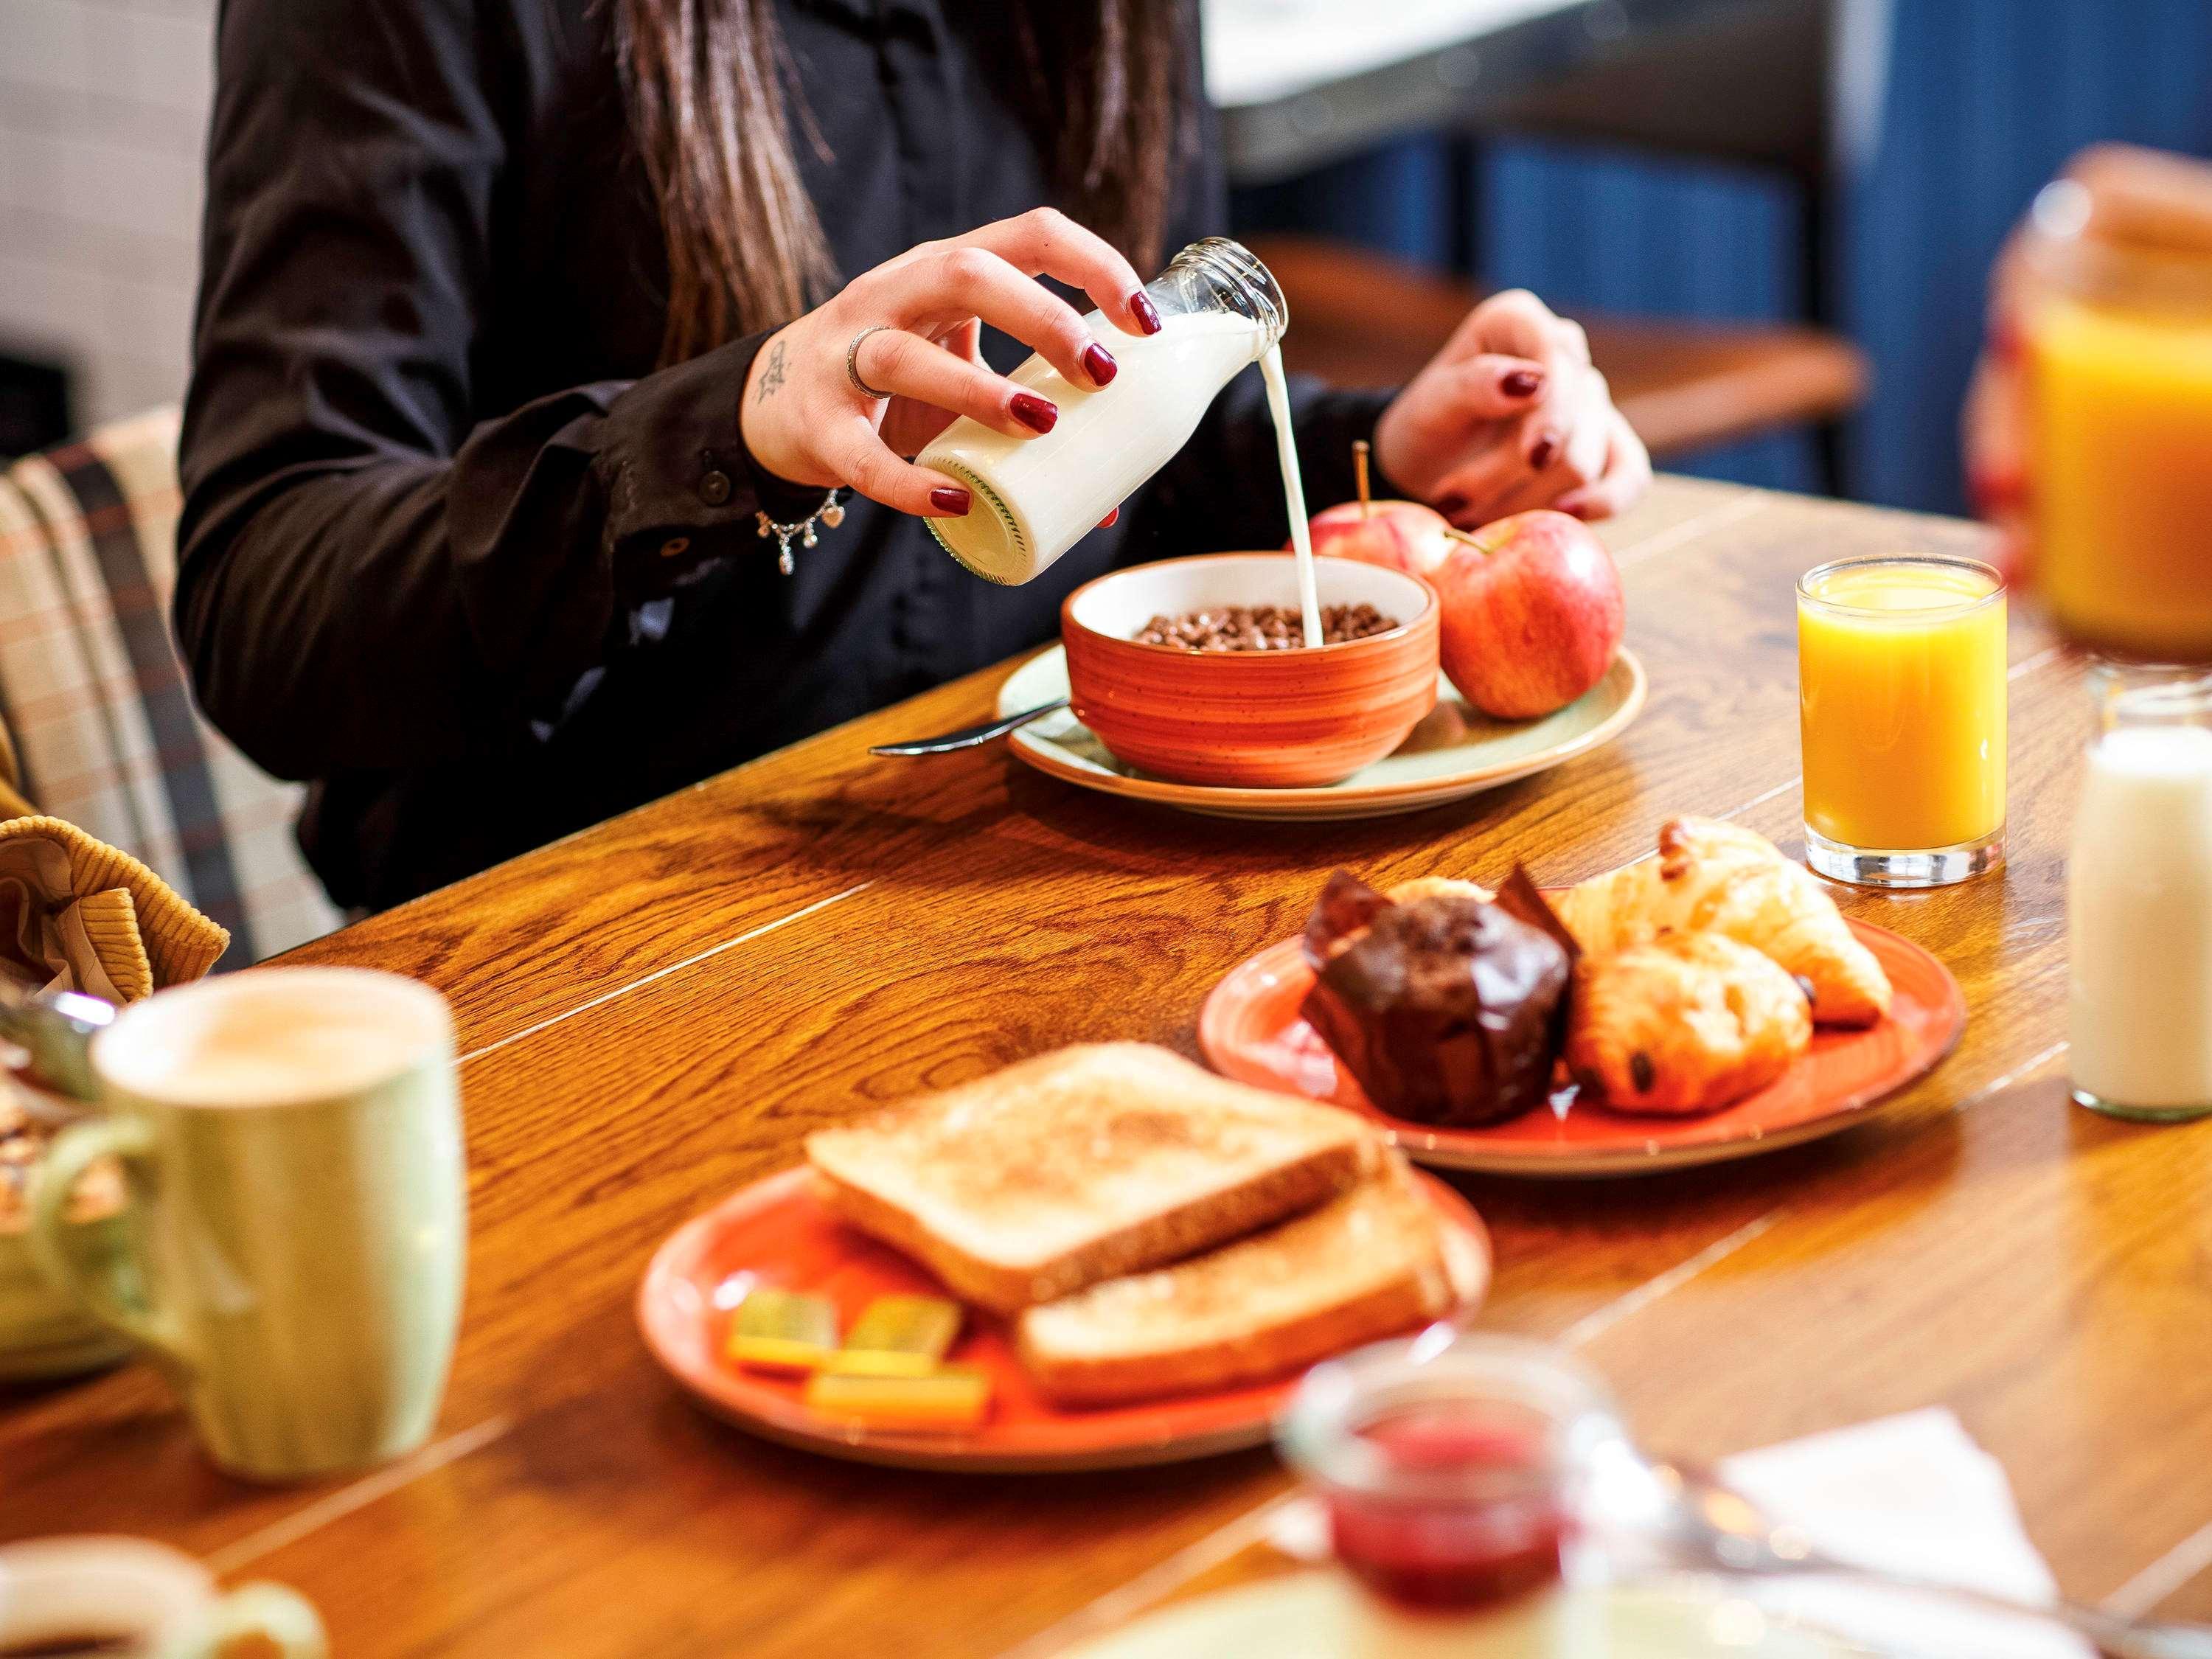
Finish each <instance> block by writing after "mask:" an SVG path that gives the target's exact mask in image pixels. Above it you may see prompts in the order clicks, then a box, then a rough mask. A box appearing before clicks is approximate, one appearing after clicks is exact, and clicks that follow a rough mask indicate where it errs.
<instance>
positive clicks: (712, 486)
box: [699, 472, 730, 507]
mask: <svg viewBox="0 0 2212 1659" xmlns="http://www.w3.org/2000/svg"><path fill="white" fill-rule="evenodd" d="M699 499H700V500H701V501H704V502H706V503H707V505H708V506H709V507H720V506H721V504H722V503H723V502H724V501H728V500H729V499H730V475H729V474H728V473H726V472H709V473H708V475H707V476H706V477H703V478H702V479H700V480H699Z"/></svg>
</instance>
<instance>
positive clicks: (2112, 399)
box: [2013, 146, 2212, 662]
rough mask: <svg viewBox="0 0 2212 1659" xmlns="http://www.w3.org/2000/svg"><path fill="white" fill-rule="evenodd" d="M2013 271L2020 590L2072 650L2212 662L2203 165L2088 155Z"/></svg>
mask: <svg viewBox="0 0 2212 1659" xmlns="http://www.w3.org/2000/svg"><path fill="white" fill-rule="evenodd" d="M2015 255H2016V269H2015V277H2016V286H2015V289H2014V290H2013V300H2014V303H2015V307H2016V314H2015V319H2016V327H2017V331H2018V339H2019V344H2020V347H2021V351H2022V354H2023V362H2024V367H2025V370H2026V386H2025V389H2026V394H2027V409H2026V415H2027V423H2026V429H2025V434H2024V436H2025V439H2026V456H2025V461H2026V470H2027V477H2026V478H2025V480H2024V482H2025V486H2026V490H2027V499H2026V502H2025V506H2026V510H2027V520H2026V521H2027V574H2028V577H2029V580H2030V583H2031V585H2032V586H2033V588H2034V589H2035V590H2036V591H2037V592H2039V594H2040V596H2041V598H2042V600H2043V603H2044V605H2045V607H2046V609H2047V610H2048V611H2049V612H2050V614H2051V619H2052V620H2053V621H2054V622H2055V623H2057V625H2058V627H2059V628H2060V629H2061V630H2062V631H2063V632H2064V633H2065V634H2066V635H2068V636H2069V637H2070V638H2072V639H2074V640H2075V641H2079V642H2080V643H2082V644H2084V645H2087V646H2090V647H2094V648H2096V649H2098V650H2100V651H2104V652H2107V653H2112V654H2115V655H2120V656H2127V657H2136V658H2148V659H2166V660H2185V661H2197V662H2202V661H2208V660H2212V166H2208V165H2206V164H2204V163H2202V162H2197V161H2189V160H2186V159H2185V158H2182V157H2179V156H2168V155H2160V154H2157V153H2156V152H2151V151H2143V150H2136V149H2122V148H2120V147H2118V146H2106V147H2103V148H2101V149H2097V150H2093V151H2090V152H2087V153H2086V154H2085V155H2082V156H2081V157H2078V158H2077V159H2076V160H2075V162H2074V163H2073V164H2072V165H2071V166H2070V167H2069V169H2068V172H2067V174H2066V176H2065V177H2063V178H2062V179H2058V180H2057V181H2056V182H2054V183H2052V184H2051V185H2047V186H2045V189H2044V191H2043V193H2042V194H2041V195H2040V196H2039V197H2037V198H2036V202H2035V205H2034V207H2033V210H2031V212H2030V214H2029V216H2028V221H2027V225H2026V227H2025V228H2023V230H2022V232H2021V235H2020V237H2019V239H2018V240H2017V243H2016V246H2015Z"/></svg>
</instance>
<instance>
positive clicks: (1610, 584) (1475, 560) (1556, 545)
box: [1427, 509, 1626, 720]
mask: <svg viewBox="0 0 2212 1659" xmlns="http://www.w3.org/2000/svg"><path fill="white" fill-rule="evenodd" d="M1427 574H1428V579H1429V581H1430V584H1431V586H1434V587H1435V588H1436V590H1437V594H1438V595H1439V596H1440V597H1441V598H1442V599H1443V617H1442V618H1441V620H1442V623H1443V628H1442V630H1441V634H1440V641H1439V643H1440V647H1441V649H1442V653H1443V670H1444V673H1445V675H1446V676H1447V677H1448V678H1449V679H1450V680H1451V683H1452V684H1454V685H1455V686H1457V687H1458V688H1459V693H1460V695H1461V696H1463V697H1465V698H1466V699H1467V700H1468V702H1471V703H1473V704H1474V706H1475V707H1476V708H1480V710H1481V711H1482V712H1483V713H1484V714H1488V715H1490V716H1491V717H1492V719H1494V720H1533V719H1534V718H1535V717H1536V716H1538V715H1540V714H1550V713H1552V712H1553V710H1554V709H1559V708H1565V707H1566V706H1567V705H1568V704H1569V703H1571V702H1573V701H1574V700H1575V699H1576V698H1577V697H1579V696H1582V695H1583V692H1585V691H1587V690H1589V689H1590V687H1592V686H1594V685H1595V684H1597V683H1598V682H1599V681H1600V680H1601V679H1603V678H1605V671H1606V670H1607V668H1608V667H1610V666H1611V665H1612V664H1613V653H1614V652H1616V651H1618V650H1619V649H1620V633H1621V626H1622V622H1623V618H1624V615H1625V611H1626V607H1625V605H1623V603H1622V600H1621V596H1620V572H1619V571H1617V570H1615V569H1614V568H1613V555H1611V554H1610V553H1608V552H1607V551H1606V550H1605V544H1604V543H1602V542H1601V541H1599V540H1598V538H1596V536H1595V535H1594V534H1592V533H1591V532H1590V529H1589V526H1587V525H1585V524H1584V523H1583V521H1582V520H1579V519H1575V518H1570V517H1569V516H1568V515H1567V514H1565V513H1553V512H1550V511H1548V510H1543V509H1540V510H1538V511H1536V512H1534V513H1515V514H1514V515H1513V516H1512V517H1511V518H1510V519H1499V520H1496V521H1495V522H1494V523H1492V524H1486V525H1485V526H1482V528H1481V529H1480V530H1478V531H1476V532H1474V534H1473V535H1472V536H1471V537H1468V538H1467V539H1465V540H1455V541H1454V542H1453V544H1452V549H1451V556H1449V558H1447V559H1446V560H1445V561H1444V562H1443V564H1441V565H1440V566H1438V567H1437V568H1435V569H1434V570H1431V571H1430V572H1428V573H1427Z"/></svg>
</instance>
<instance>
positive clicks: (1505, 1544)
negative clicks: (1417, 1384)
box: [1329, 1405, 1567, 1613]
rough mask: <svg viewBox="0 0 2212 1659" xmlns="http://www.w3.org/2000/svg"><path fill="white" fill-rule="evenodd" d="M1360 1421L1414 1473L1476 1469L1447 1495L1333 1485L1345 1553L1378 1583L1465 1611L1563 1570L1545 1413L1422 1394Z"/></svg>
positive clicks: (1414, 1603)
mask: <svg viewBox="0 0 2212 1659" xmlns="http://www.w3.org/2000/svg"><path fill="white" fill-rule="evenodd" d="M1359 1433H1360V1436H1361V1437H1362V1438H1363V1439H1365V1440H1367V1441H1369V1442H1370V1443H1373V1444H1374V1445H1375V1446H1376V1447H1377V1448H1379V1449H1381V1451H1382V1452H1383V1455H1384V1456H1385V1457H1386V1458H1387V1459H1388V1460H1389V1463H1390V1465H1391V1466H1392V1468H1395V1469H1397V1470H1401V1471H1403V1472H1404V1473H1406V1474H1408V1475H1413V1476H1420V1477H1433V1476H1446V1477H1449V1476H1451V1475H1455V1474H1466V1475H1467V1476H1468V1480H1467V1483H1466V1484H1467V1488H1468V1490H1466V1491H1465V1492H1461V1493H1455V1494H1454V1495H1451V1496H1449V1497H1443V1496H1426V1495H1422V1496H1416V1495H1413V1493H1411V1492H1408V1493H1405V1494H1392V1495H1384V1494H1381V1493H1370V1492H1345V1491H1342V1490H1339V1491H1336V1492H1332V1493H1331V1494H1330V1495H1329V1507H1330V1522H1331V1530H1332V1532H1333V1533H1334V1539H1335V1545H1336V1554H1337V1559H1339V1560H1340V1561H1341V1562H1342V1563H1343V1564H1344V1566H1345V1568H1346V1571H1349V1572H1351V1573H1352V1575H1353V1576H1354V1577H1357V1578H1358V1579H1359V1580H1360V1581H1361V1582H1362V1583H1364V1584H1365V1585H1366V1586H1367V1587H1368V1588H1369V1589H1371V1590H1373V1591H1374V1592H1375V1593H1376V1595H1380V1596H1382V1597H1383V1598H1384V1599H1385V1600H1386V1601H1392V1602H1395V1603H1396V1604H1397V1605H1398V1606H1400V1607H1406V1608H1408V1609H1413V1610H1417V1611H1423V1612H1437V1613H1441V1612H1467V1611H1471V1610H1473V1609H1476V1608H1480V1607H1494V1606H1497V1605H1498V1604H1500V1603H1503V1602H1506V1601H1514V1600H1516V1599H1517V1598H1519V1597H1521V1596H1523V1595H1528V1594H1530V1593H1531V1592H1532V1591H1534V1590H1538V1589H1542V1588H1543V1587H1544V1586H1546V1585H1547V1584H1551V1583H1555V1582H1556V1581H1557V1580H1558V1578H1559V1551H1560V1547H1561V1544H1562V1543H1563V1541H1565V1535H1566V1532H1567V1517H1566V1515H1565V1511H1564V1510H1563V1509H1562V1508H1561V1505H1560V1500H1559V1494H1558V1492H1557V1491H1556V1489H1555V1488H1554V1486H1553V1481H1552V1480H1551V1479H1550V1474H1549V1471H1550V1457H1549V1454H1548V1450H1547V1447H1546V1445H1545V1443H1544V1439H1543V1436H1542V1433H1541V1430H1540V1429H1539V1428H1538V1427H1537V1426H1536V1425H1534V1424H1532V1423H1530V1422H1529V1421H1528V1419H1524V1418H1521V1417H1518V1416H1517V1415H1505V1414H1501V1413H1498V1412H1496V1411H1495V1410H1494V1409H1492V1408H1484V1409H1482V1410H1480V1412H1479V1413H1478V1412H1475V1411H1471V1410H1470V1408H1469V1407H1466V1406H1463V1405H1462V1406H1420V1407H1413V1408H1410V1409H1408V1410H1406V1411H1403V1412H1399V1413H1394V1414H1393V1415H1391V1416H1389V1417H1385V1418H1383V1419H1379V1420H1378V1421H1376V1422H1374V1423H1370V1424H1369V1425H1366V1426H1365V1427H1364V1428H1363V1429H1361V1430H1360V1431H1359ZM1516 1476H1518V1477H1522V1478H1517V1479H1516ZM1439 1484H1449V1483H1439Z"/></svg>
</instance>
